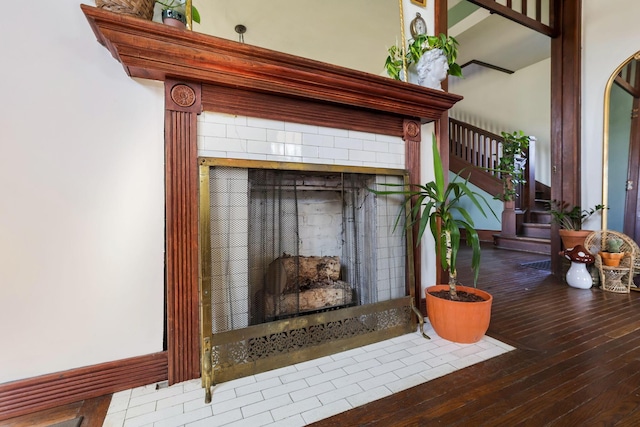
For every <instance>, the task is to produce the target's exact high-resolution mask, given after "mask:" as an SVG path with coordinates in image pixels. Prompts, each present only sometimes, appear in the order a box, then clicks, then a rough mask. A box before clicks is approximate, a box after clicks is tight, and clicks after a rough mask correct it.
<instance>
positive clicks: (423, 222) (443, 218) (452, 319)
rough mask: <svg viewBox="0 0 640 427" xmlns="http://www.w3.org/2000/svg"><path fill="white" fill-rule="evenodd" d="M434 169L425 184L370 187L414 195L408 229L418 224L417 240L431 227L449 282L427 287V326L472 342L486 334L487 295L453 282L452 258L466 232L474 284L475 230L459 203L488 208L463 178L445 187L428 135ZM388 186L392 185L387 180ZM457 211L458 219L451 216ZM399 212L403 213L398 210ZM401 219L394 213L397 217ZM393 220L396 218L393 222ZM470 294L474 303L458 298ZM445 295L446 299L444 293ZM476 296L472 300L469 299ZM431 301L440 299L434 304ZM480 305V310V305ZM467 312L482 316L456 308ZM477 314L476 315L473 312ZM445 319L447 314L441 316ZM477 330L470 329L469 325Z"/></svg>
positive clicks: (476, 265)
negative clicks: (473, 315)
mask: <svg viewBox="0 0 640 427" xmlns="http://www.w3.org/2000/svg"><path fill="white" fill-rule="evenodd" d="M432 145H433V168H434V173H435V180H434V181H430V182H428V183H426V184H424V185H418V184H412V185H410V187H409V189H403V190H391V191H374V192H375V193H377V194H401V195H403V196H404V197H405V198H406V200H407V201H408V200H411V199H413V200H414V201H415V203H414V204H413V207H412V208H411V211H410V212H409V213H408V216H409V218H408V221H407V227H408V228H412V227H413V226H414V225H416V224H417V225H418V234H417V238H418V243H417V244H420V240H421V238H422V235H423V234H424V231H425V230H426V228H427V226H429V228H430V230H431V234H432V235H433V237H434V239H435V242H436V253H437V255H438V257H439V258H440V260H441V265H442V268H443V270H445V271H448V272H449V283H448V285H436V286H432V287H429V288H427V289H426V297H427V314H428V316H429V320H430V321H431V325H432V326H433V328H434V330H435V331H436V333H438V335H440V336H441V337H443V338H445V339H449V340H451V341H456V342H464V343H468V342H476V341H478V340H479V339H480V338H482V336H483V335H484V334H485V332H486V331H487V329H488V327H489V319H490V317H491V301H492V297H491V295H490V294H488V293H486V292H484V291H480V290H478V289H475V287H474V288H471V287H466V286H459V285H458V284H457V269H456V261H457V256H458V250H459V249H460V229H461V228H462V229H464V230H465V231H466V240H467V244H469V245H470V246H471V247H472V250H473V255H472V261H471V267H472V269H473V272H474V286H475V284H476V282H477V278H478V273H479V268H480V239H479V237H478V232H477V231H476V229H475V228H474V223H473V219H472V218H471V216H470V215H469V213H468V212H467V211H466V210H465V209H464V208H463V207H461V206H460V205H459V204H458V202H459V201H460V200H461V199H462V198H463V197H467V198H469V200H471V202H472V203H473V204H474V205H475V206H476V207H477V208H478V210H479V211H480V212H481V213H482V214H483V215H485V216H486V214H485V211H484V210H483V208H482V205H481V203H480V201H483V202H484V204H485V205H486V206H487V208H489V210H490V211H491V212H492V213H493V214H494V216H495V213H494V212H493V210H492V209H491V207H490V206H489V204H488V203H487V201H486V199H484V197H482V195H480V194H477V193H475V192H473V191H472V190H471V189H470V188H469V186H468V182H467V181H466V180H465V181H458V178H459V175H458V176H456V177H455V178H454V179H453V180H451V182H449V183H448V184H446V185H445V179H444V170H443V167H442V160H441V159H440V154H439V152H438V145H437V142H436V139H435V135H434V136H433V142H432ZM389 185H393V184H389ZM456 212H457V213H459V214H460V216H461V218H459V217H457V216H456V215H454V214H455V213H456ZM401 215H402V214H401ZM400 218H401V217H399V219H400ZM397 223H398V222H396V224H397ZM443 290H445V291H446V292H444V295H442V296H444V297H445V298H441V297H437V296H434V292H435V293H437V294H438V295H441V292H440V291H443ZM463 294H464V296H465V297H469V296H470V297H471V298H470V300H472V301H474V302H463V299H462V298H461V297H462V296H463ZM447 296H448V297H447ZM474 296H475V298H474ZM434 300H439V301H436V302H434ZM440 302H442V304H455V306H454V307H450V306H449V307H444V308H440V307H434V305H435V304H440ZM480 306H481V307H482V308H481V309H479V307H480ZM458 309H461V310H467V311H468V310H471V311H472V312H474V313H475V314H477V315H478V316H480V317H482V319H475V318H472V319H470V318H469V317H467V316H468V315H467V314H460V313H459V312H458V311H457V310H458ZM476 312H477V313H476ZM445 317H446V318H445ZM476 326H477V327H478V330H473V327H476ZM449 329H451V330H449Z"/></svg>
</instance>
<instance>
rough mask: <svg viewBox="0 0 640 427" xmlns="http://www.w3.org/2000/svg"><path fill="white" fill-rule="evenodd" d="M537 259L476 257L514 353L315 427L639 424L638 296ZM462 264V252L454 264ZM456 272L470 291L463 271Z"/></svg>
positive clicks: (67, 415) (89, 409) (94, 421)
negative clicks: (562, 273)
mask: <svg viewBox="0 0 640 427" xmlns="http://www.w3.org/2000/svg"><path fill="white" fill-rule="evenodd" d="M544 258H545V257H544V256H542V255H535V254H527V253H522V252H512V251H506V250H499V249H494V248H493V247H492V246H490V245H488V246H486V247H485V248H484V250H483V258H482V269H481V272H480V279H479V283H478V286H479V287H480V288H482V289H485V290H488V291H489V292H491V293H492V294H493V296H494V305H493V313H492V317H491V326H490V328H489V332H488V334H489V335H490V336H492V337H494V338H496V339H499V340H501V341H503V342H506V343H509V344H511V345H513V346H514V347H516V350H515V351H512V352H509V353H507V354H504V355H502V356H498V357H495V358H493V359H490V360H487V361H485V362H482V363H479V364H476V365H473V366H470V367H468V368H466V369H463V370H460V371H457V372H455V373H452V374H450V375H447V376H444V377H442V378H438V379H436V380H433V381H430V382H427V383H425V384H423V385H420V386H417V387H414V388H411V389H409V390H406V391H404V392H401V393H397V394H394V395H393V396H390V397H388V398H385V399H382V400H378V401H375V402H373V403H370V404H367V405H365V406H362V407H359V408H356V409H353V410H351V411H348V412H345V413H343V414H340V415H336V416H334V417H332V418H328V419H326V420H323V421H320V422H318V423H316V424H314V426H316V427H322V426H341V427H342V426H420V427H422V426H435V425H441V426H456V425H459V426H481V425H486V426H515V425H523V426H536V427H538V426H546V425H548V426H593V425H598V426H614V425H616V426H636V425H640V370H639V369H637V368H638V366H640V360H639V359H640V350H639V347H640V331H639V329H640V292H637V293H636V292H632V293H631V294H630V295H618V294H611V293H605V292H602V291H600V290H598V289H591V290H579V289H573V288H570V287H568V286H567V285H566V284H564V283H563V282H562V281H559V280H557V279H555V278H554V277H553V276H550V275H549V273H548V272H546V271H543V270H536V269H533V268H528V267H522V266H521V265H520V264H521V263H523V262H527V261H537V260H541V259H544ZM468 260H469V253H468V251H466V250H465V251H463V253H461V254H460V265H468ZM459 274H460V280H461V282H462V283H465V284H469V283H471V280H470V277H471V273H470V271H468V269H464V268H460V271H459ZM101 399H102V400H101ZM109 399H110V397H109V396H106V397H104V398H98V399H91V400H87V401H85V402H79V403H77V404H74V405H67V407H65V408H56V409H54V410H50V411H47V412H44V413H41V414H34V415H30V416H26V417H21V418H20V419H13V420H7V421H5V422H0V426H14V427H15V426H49V425H51V424H54V423H56V422H60V421H64V420H66V419H73V418H75V417H77V416H79V415H84V421H83V424H82V426H83V427H88V426H99V425H102V420H103V419H104V416H105V413H106V409H107V407H108V404H109V403H108V402H109Z"/></svg>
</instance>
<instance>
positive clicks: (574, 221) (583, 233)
mask: <svg viewBox="0 0 640 427" xmlns="http://www.w3.org/2000/svg"><path fill="white" fill-rule="evenodd" d="M603 209H607V208H606V207H605V206H604V205H595V206H594V207H593V208H591V209H582V208H581V207H580V206H578V205H576V206H573V207H571V206H570V205H569V203H567V202H560V201H558V200H554V201H553V202H552V204H551V209H550V210H549V212H550V213H551V221H552V222H553V223H555V224H558V225H559V226H560V230H559V233H560V238H561V239H562V244H563V245H564V248H565V249H572V248H574V247H576V246H578V245H583V246H584V239H585V238H586V237H587V236H588V235H589V233H590V232H591V231H590V230H583V229H582V223H583V222H584V221H585V220H586V219H587V218H589V217H591V215H593V214H595V213H596V212H601V211H602V210H603Z"/></svg>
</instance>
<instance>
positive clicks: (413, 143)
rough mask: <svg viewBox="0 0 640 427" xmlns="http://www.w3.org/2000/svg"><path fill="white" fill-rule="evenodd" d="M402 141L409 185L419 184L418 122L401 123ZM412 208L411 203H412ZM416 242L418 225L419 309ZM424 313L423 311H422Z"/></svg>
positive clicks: (420, 278)
mask: <svg viewBox="0 0 640 427" xmlns="http://www.w3.org/2000/svg"><path fill="white" fill-rule="evenodd" d="M402 128H403V135H402V139H403V140H404V142H405V168H406V169H407V171H408V172H409V183H411V184H416V183H420V179H421V177H420V140H421V138H422V127H421V124H420V121H419V120H411V119H405V120H404V122H403V126H402ZM412 206H413V203H412ZM417 242H418V225H417V224H416V225H415V226H414V227H413V261H414V277H415V281H416V282H415V288H414V297H415V301H416V306H417V307H418V308H421V306H422V304H421V303H420V301H421V300H422V299H423V297H422V288H421V283H422V274H421V268H422V267H421V266H422V261H421V256H420V254H421V252H420V247H421V246H419V245H417ZM422 312H423V313H424V310H423V311H422Z"/></svg>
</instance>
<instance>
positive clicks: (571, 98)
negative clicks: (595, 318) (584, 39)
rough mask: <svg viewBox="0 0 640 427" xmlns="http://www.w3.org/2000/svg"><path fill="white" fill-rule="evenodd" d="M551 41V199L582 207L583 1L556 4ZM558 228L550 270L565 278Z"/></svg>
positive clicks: (554, 232)
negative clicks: (581, 48)
mask: <svg viewBox="0 0 640 427" xmlns="http://www.w3.org/2000/svg"><path fill="white" fill-rule="evenodd" d="M553 12H554V13H553V22H554V26H555V27H556V28H560V29H561V31H560V34H559V35H558V36H557V37H555V38H553V39H552V40H551V199H552V200H563V201H565V202H567V203H569V204H570V205H579V204H580V176H581V170H580V125H581V123H580V94H581V78H580V76H581V66H580V62H581V55H580V47H581V43H580V42H581V30H582V21H581V20H582V3H581V0H565V1H556V2H554V11H553ZM560 247H561V242H560V237H559V236H558V226H557V225H555V224H554V225H552V227H551V270H552V272H553V273H554V274H555V275H557V276H560V275H561V274H562V271H561V270H562V263H561V262H562V258H560V257H559V256H558V255H557V254H558V252H559V251H560Z"/></svg>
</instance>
